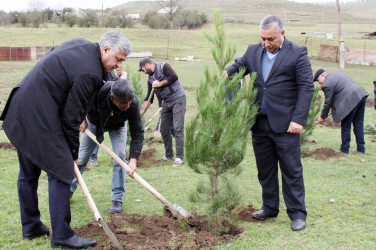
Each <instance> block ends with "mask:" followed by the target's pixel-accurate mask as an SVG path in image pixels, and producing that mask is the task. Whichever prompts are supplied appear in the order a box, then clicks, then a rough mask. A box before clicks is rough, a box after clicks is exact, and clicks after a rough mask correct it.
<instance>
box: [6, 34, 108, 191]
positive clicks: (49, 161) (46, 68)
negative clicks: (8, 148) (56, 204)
mask: <svg viewBox="0 0 376 250" xmlns="http://www.w3.org/2000/svg"><path fill="white" fill-rule="evenodd" d="M106 75H107V74H106V72H105V70H104V68H103V65H102V62H101V53H100V48H99V45H98V44H97V43H92V42H89V41H86V40H84V39H74V40H71V41H68V42H65V43H63V44H62V45H61V46H59V47H57V48H55V49H54V50H52V51H51V52H50V53H48V54H47V55H46V56H45V57H44V58H43V59H42V60H41V61H39V62H38V63H37V64H36V65H35V66H34V67H33V68H32V69H31V70H30V72H29V73H28V74H27V75H26V76H25V77H24V78H23V79H22V80H21V82H19V83H18V84H17V85H16V87H15V88H14V89H13V90H12V92H11V94H10V96H9V98H8V102H7V104H6V106H5V108H4V112H3V114H2V116H1V117H0V119H1V120H4V123H3V129H4V131H5V133H6V134H7V136H8V138H9V139H10V141H11V142H12V143H13V145H14V146H15V147H16V148H17V150H19V151H21V152H22V154H23V155H25V156H26V157H27V158H28V159H29V160H30V161H31V162H33V163H34V164H35V165H37V166H38V167H39V168H41V169H43V170H45V171H46V172H48V173H49V174H52V175H53V176H54V177H55V178H56V179H58V180H60V181H63V182H65V183H68V184H70V183H71V182H72V179H73V173H74V172H73V166H74V165H73V161H74V160H76V159H77V158H78V148H79V126H80V124H81V122H82V121H83V120H84V118H85V116H86V115H87V113H88V111H89V108H90V106H91V105H92V104H93V103H94V101H95V98H96V93H97V91H98V90H99V89H100V87H101V86H102V85H103V78H107V76H106Z"/></svg>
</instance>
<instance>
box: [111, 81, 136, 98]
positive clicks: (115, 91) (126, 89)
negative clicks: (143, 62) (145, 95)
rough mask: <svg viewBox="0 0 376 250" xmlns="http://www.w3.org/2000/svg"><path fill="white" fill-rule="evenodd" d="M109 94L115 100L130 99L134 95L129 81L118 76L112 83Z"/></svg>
mask: <svg viewBox="0 0 376 250" xmlns="http://www.w3.org/2000/svg"><path fill="white" fill-rule="evenodd" d="M111 94H112V95H113V96H114V98H115V99H116V100H123V101H131V100H132V99H133V97H134V88H133V85H132V83H131V82H130V81H128V80H126V79H122V78H119V79H117V80H116V81H115V82H114V83H113V84H112V86H111Z"/></svg>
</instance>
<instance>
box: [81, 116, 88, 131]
mask: <svg viewBox="0 0 376 250" xmlns="http://www.w3.org/2000/svg"><path fill="white" fill-rule="evenodd" d="M86 129H87V122H86V119H84V121H83V122H82V123H81V125H80V132H81V133H83V132H85V130H86Z"/></svg>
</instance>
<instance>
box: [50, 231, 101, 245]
mask: <svg viewBox="0 0 376 250" xmlns="http://www.w3.org/2000/svg"><path fill="white" fill-rule="evenodd" d="M96 244H97V241H96V240H92V239H85V238H82V237H80V236H78V235H77V234H74V235H73V236H72V237H70V238H69V239H66V240H55V241H53V240H51V248H87V247H93V246H95V245H96Z"/></svg>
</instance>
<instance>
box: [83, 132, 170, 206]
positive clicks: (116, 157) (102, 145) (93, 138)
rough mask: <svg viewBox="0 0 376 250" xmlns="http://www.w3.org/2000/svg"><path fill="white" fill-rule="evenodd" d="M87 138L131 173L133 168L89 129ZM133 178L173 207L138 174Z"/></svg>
mask: <svg viewBox="0 0 376 250" xmlns="http://www.w3.org/2000/svg"><path fill="white" fill-rule="evenodd" d="M85 133H86V134H87V136H89V137H90V138H91V139H92V140H93V141H94V142H95V143H96V144H98V145H99V146H100V147H101V148H103V149H104V151H106V152H107V153H108V154H109V155H110V156H111V157H112V159H114V160H115V161H116V162H117V163H119V165H120V166H121V167H122V168H124V169H125V170H126V171H131V168H130V167H129V166H128V165H127V164H126V163H125V162H124V161H123V160H122V159H120V157H119V156H117V155H116V154H115V153H114V152H113V151H112V150H111V149H110V148H109V147H107V146H106V145H105V144H103V142H102V143H99V142H98V141H97V138H96V137H95V135H94V134H93V133H92V132H91V131H90V130H88V129H86V130H85ZM133 178H134V179H135V180H137V181H138V182H139V183H141V185H142V186H144V187H145V188H146V189H147V190H148V191H149V192H150V193H152V194H153V195H154V196H155V197H156V198H157V199H158V200H160V201H161V202H162V203H163V204H165V205H166V206H167V207H173V205H172V203H170V202H169V201H168V200H167V199H166V198H164V197H163V196H162V195H161V194H160V193H159V192H158V191H157V190H156V189H155V188H153V187H152V186H151V185H150V184H149V183H147V182H146V181H145V180H144V179H143V178H142V177H141V176H140V175H139V174H138V173H136V172H135V173H134V174H133Z"/></svg>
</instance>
